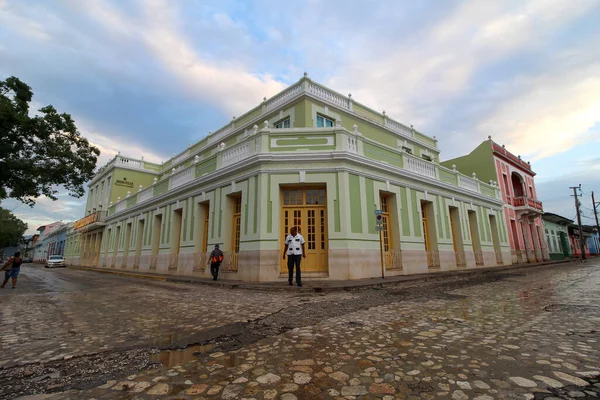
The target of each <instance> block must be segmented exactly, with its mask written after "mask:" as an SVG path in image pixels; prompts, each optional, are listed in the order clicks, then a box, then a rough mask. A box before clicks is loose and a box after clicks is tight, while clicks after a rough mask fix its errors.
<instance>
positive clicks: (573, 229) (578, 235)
mask: <svg viewBox="0 0 600 400" xmlns="http://www.w3.org/2000/svg"><path fill="white" fill-rule="evenodd" d="M582 230H583V232H580V231H579V226H578V225H577V224H571V225H569V240H570V242H571V248H572V249H573V257H576V258H580V257H581V245H580V243H581V240H582V237H583V241H584V246H583V250H584V252H585V256H586V257H589V256H590V246H589V244H590V239H592V237H593V233H594V230H595V228H592V227H589V226H585V225H584V226H582Z"/></svg>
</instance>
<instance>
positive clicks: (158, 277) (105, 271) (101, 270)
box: [67, 265, 167, 282]
mask: <svg viewBox="0 0 600 400" xmlns="http://www.w3.org/2000/svg"><path fill="white" fill-rule="evenodd" d="M67 268H70V269H78V270H81V271H91V272H99V273H101V274H112V275H119V276H126V277H129V278H139V279H149V280H154V281H163V282H165V281H167V276H161V275H148V274H138V273H135V272H126V271H112V270H109V269H106V268H90V267H80V266H76V265H68V266H67Z"/></svg>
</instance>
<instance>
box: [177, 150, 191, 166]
mask: <svg viewBox="0 0 600 400" xmlns="http://www.w3.org/2000/svg"><path fill="white" fill-rule="evenodd" d="M189 154H190V151H189V150H186V151H184V152H183V153H181V154H180V155H178V156H177V157H175V158H174V159H173V165H176V164H178V163H180V162H181V161H183V160H185V159H186V158H187V156H188V155H189Z"/></svg>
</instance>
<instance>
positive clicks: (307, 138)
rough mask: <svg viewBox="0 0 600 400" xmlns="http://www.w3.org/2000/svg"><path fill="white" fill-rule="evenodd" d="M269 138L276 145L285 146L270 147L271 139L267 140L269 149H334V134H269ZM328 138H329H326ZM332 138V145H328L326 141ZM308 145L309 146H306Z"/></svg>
mask: <svg viewBox="0 0 600 400" xmlns="http://www.w3.org/2000/svg"><path fill="white" fill-rule="evenodd" d="M269 138H270V139H271V138H272V139H275V145H276V146H285V147H272V146H271V140H269V151H275V152H276V151H296V150H298V149H304V148H307V149H309V150H319V151H325V150H335V135H319V136H318V137H315V136H313V135H299V136H294V137H289V134H285V135H281V136H280V135H276V134H271V135H270V137H269ZM328 138H329V140H328ZM331 139H333V145H328V144H327V143H328V142H329V141H330V140H331ZM308 146H310V147H308Z"/></svg>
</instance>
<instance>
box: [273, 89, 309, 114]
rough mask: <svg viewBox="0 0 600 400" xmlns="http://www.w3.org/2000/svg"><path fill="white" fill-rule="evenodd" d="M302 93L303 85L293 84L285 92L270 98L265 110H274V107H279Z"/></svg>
mask: <svg viewBox="0 0 600 400" xmlns="http://www.w3.org/2000/svg"><path fill="white" fill-rule="evenodd" d="M300 93H302V85H300V84H298V85H294V86H292V87H291V88H289V89H288V90H286V91H285V92H283V93H281V94H280V95H278V96H276V97H273V98H272V99H271V100H269V101H268V102H267V103H266V104H265V112H269V111H271V110H273V109H274V108H277V107H279V106H280V105H282V104H283V103H286V102H287V101H288V100H290V99H293V98H294V97H296V96H298V95H299V94H300Z"/></svg>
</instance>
